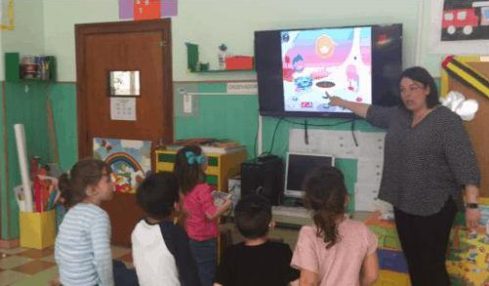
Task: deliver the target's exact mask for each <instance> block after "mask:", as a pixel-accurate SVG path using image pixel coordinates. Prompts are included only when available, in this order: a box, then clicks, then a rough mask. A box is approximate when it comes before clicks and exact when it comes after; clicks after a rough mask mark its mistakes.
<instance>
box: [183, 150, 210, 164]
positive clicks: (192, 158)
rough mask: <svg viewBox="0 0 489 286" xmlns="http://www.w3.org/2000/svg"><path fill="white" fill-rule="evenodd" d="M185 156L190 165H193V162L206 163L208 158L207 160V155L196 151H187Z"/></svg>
mask: <svg viewBox="0 0 489 286" xmlns="http://www.w3.org/2000/svg"><path fill="white" fill-rule="evenodd" d="M185 157H187V163H188V164H189V165H193V164H199V165H202V164H204V163H205V162H206V161H207V160H206V157H205V156H204V155H202V154H201V155H196V154H195V153H194V152H192V151H187V152H185Z"/></svg>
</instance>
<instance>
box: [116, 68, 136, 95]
mask: <svg viewBox="0 0 489 286" xmlns="http://www.w3.org/2000/svg"><path fill="white" fill-rule="evenodd" d="M139 79H140V78H139V71H110V72H109V91H110V93H109V95H110V96H139V95H140V86H141V85H140V81H139Z"/></svg>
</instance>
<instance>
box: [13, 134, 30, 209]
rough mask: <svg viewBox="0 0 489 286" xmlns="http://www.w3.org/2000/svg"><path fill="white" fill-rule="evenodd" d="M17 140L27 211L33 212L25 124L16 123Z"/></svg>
mask: <svg viewBox="0 0 489 286" xmlns="http://www.w3.org/2000/svg"><path fill="white" fill-rule="evenodd" d="M14 130H15V142H16V145H17V155H18V158H19V169H20V177H21V179H22V190H23V191H24V203H25V211H26V212H32V190H31V182H30V179H29V172H28V169H27V150H26V143H25V131H24V125H23V124H14Z"/></svg>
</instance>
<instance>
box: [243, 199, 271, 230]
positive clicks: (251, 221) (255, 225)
mask: <svg viewBox="0 0 489 286" xmlns="http://www.w3.org/2000/svg"><path fill="white" fill-rule="evenodd" d="M234 220H235V222H236V227H237V228H238V230H239V232H240V233H241V235H242V236H244V237H245V238H248V239H254V238H260V237H263V236H265V235H266V234H267V233H268V229H269V225H270V221H271V220H272V206H271V204H270V201H269V200H268V199H266V198H264V197H262V196H260V195H256V194H251V195H248V196H246V197H244V198H242V199H241V200H239V202H238V204H237V205H236V208H235V209H234Z"/></svg>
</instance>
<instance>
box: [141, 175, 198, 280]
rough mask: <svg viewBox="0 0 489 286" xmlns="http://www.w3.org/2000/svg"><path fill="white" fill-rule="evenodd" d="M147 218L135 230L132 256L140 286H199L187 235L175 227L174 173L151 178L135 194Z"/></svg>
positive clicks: (175, 193) (176, 197)
mask: <svg viewBox="0 0 489 286" xmlns="http://www.w3.org/2000/svg"><path fill="white" fill-rule="evenodd" d="M136 200H137V203H138V205H139V206H140V207H141V208H142V209H143V210H144V211H145V213H146V215H147V216H146V217H145V218H144V219H142V220H141V221H139V222H138V224H137V225H136V227H135V228H134V230H133V232H132V235H131V240H132V256H133V260H134V267H135V268H136V273H137V276H138V280H139V284H140V285H142V286H145V285H171V286H174V285H181V286H194V285H200V282H199V276H198V272H197V267H196V265H195V261H194V259H193V257H192V253H191V252H190V247H189V240H188V236H187V234H186V233H185V231H184V230H183V229H182V228H181V227H180V226H177V225H175V224H174V223H173V217H174V215H175V210H178V202H179V194H178V182H177V179H176V177H175V175H173V173H169V172H162V173H156V174H152V175H149V176H148V177H147V178H146V179H145V180H144V181H143V182H142V183H141V185H139V187H138V189H137V192H136Z"/></svg>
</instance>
